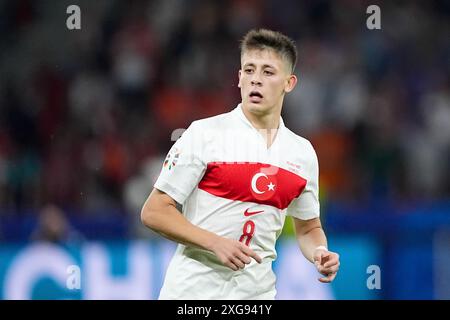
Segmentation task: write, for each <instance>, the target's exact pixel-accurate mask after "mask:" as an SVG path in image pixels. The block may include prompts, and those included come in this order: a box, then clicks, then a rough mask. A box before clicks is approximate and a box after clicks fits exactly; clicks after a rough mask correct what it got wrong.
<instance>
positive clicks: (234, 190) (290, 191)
mask: <svg viewBox="0 0 450 320" xmlns="http://www.w3.org/2000/svg"><path fill="white" fill-rule="evenodd" d="M268 167H274V166H272V165H269V164H264V163H249V162H246V163H235V162H231V163H223V162H210V163H208V165H207V168H206V172H205V174H204V176H203V178H202V180H201V181H200V183H199V184H198V187H199V189H201V190H204V191H206V192H208V193H210V194H212V195H215V196H218V197H222V198H226V199H230V200H239V201H243V202H255V203H259V204H267V205H271V206H274V207H276V208H279V209H285V208H287V206H288V205H289V204H290V203H291V201H292V200H293V199H294V198H297V197H298V196H299V195H300V194H301V193H302V191H303V189H304V188H305V186H306V180H305V179H303V178H302V177H300V176H299V175H297V174H295V173H292V172H290V171H288V170H285V169H283V168H278V167H275V168H276V169H277V170H274V171H273V172H274V174H267V173H264V172H265V171H264V169H267V168H268ZM266 172H267V171H266Z"/></svg>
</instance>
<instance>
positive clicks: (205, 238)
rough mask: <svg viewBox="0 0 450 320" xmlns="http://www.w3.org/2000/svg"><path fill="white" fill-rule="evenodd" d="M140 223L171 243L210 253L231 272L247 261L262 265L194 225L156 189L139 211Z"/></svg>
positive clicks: (239, 248)
mask: <svg viewBox="0 0 450 320" xmlns="http://www.w3.org/2000/svg"><path fill="white" fill-rule="evenodd" d="M141 221H142V223H143V224H144V225H145V226H147V227H148V228H150V229H152V230H154V231H156V232H158V233H159V234H161V235H162V236H164V237H166V238H168V239H170V240H173V241H176V242H178V243H182V244H184V245H188V246H195V247H199V248H202V249H205V250H208V251H211V252H213V253H214V254H215V255H216V256H217V257H218V258H219V260H220V261H221V262H222V263H223V264H224V265H226V266H228V267H230V268H231V269H233V270H238V269H242V268H244V267H245V264H249V263H250V258H254V259H255V260H256V261H257V262H259V263H260V262H261V258H260V257H259V256H258V255H257V254H256V253H255V252H254V251H253V250H251V249H250V248H249V247H247V246H246V245H244V244H243V243H241V242H239V241H237V240H232V239H227V238H223V237H220V236H218V235H217V234H215V233H213V232H209V231H207V230H204V229H202V228H200V227H197V226H195V225H193V224H192V223H191V222H189V221H188V220H187V219H186V218H185V217H184V216H183V215H182V214H181V212H180V211H178V209H177V207H176V202H175V200H174V199H172V198H171V197H170V196H169V195H167V194H166V193H164V192H162V191H160V190H158V189H156V188H154V189H153V191H152V192H151V193H150V195H149V197H148V199H147V201H146V202H145V204H144V206H143V207H142V211H141Z"/></svg>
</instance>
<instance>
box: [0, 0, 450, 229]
mask: <svg viewBox="0 0 450 320" xmlns="http://www.w3.org/2000/svg"><path fill="white" fill-rule="evenodd" d="M71 4H78V5H79V6H80V9H81V30H68V29H67V27H66V19H67V17H68V16H69V15H68V14H67V13H66V8H67V6H69V5H71ZM370 4H371V3H368V2H365V1H351V0H342V1H323V0H319V1H296V0H288V1H278V0H277V1H276V0H265V1H263V0H251V1H247V0H246V1H244V0H229V1H196V0H194V1H188V0H158V1H112V0H97V1H88V0H86V1H32V0H18V1H0V74H1V77H0V212H2V213H3V214H19V215H20V214H21V212H24V211H26V210H33V208H39V207H41V206H43V205H44V204H46V203H54V204H56V205H59V206H62V207H70V208H74V209H76V210H77V211H78V212H80V214H82V213H83V212H107V211H108V209H110V208H122V209H123V210H124V211H125V212H129V213H131V214H132V215H137V214H138V213H139V211H140V208H141V206H142V204H143V201H144V200H145V199H146V197H147V196H148V194H149V192H150V191H151V188H152V184H153V182H154V180H155V178H156V177H157V175H158V173H159V171H160V169H161V165H162V159H163V158H164V157H165V154H166V152H167V151H168V150H169V148H170V146H171V145H172V143H173V141H171V133H172V131H173V130H174V129H177V128H187V126H189V124H190V123H191V122H192V121H193V120H196V119H200V118H204V117H208V116H212V115H215V114H218V113H222V112H227V111H230V110H231V109H233V108H234V107H235V106H236V104H237V103H239V101H240V93H239V89H238V88H237V71H238V69H239V65H240V60H239V47H238V46H239V40H240V39H241V38H242V36H243V35H244V34H245V33H246V32H247V31H248V30H249V29H251V28H253V27H266V28H271V29H275V30H279V31H282V32H284V33H286V34H287V35H289V36H291V37H292V38H293V39H295V41H296V44H297V47H298V50H299V60H298V65H297V70H296V74H297V76H298V77H299V85H298V87H297V88H296V90H294V92H293V93H291V94H289V95H288V96H287V97H286V100H285V105H284V110H283V118H284V120H285V122H286V125H287V126H288V127H289V128H291V129H292V130H293V131H294V132H296V133H298V134H300V135H302V136H305V137H307V138H308V139H310V140H311V142H312V143H313V145H314V146H315V148H316V151H317V153H318V157H319V164H320V170H321V176H320V184H321V193H322V197H323V199H326V200H327V201H358V202H365V201H369V202H370V201H383V200H388V201H392V200H395V201H397V200H398V201H411V200H414V201H416V200H434V199H442V198H448V197H449V196H450V42H449V30H450V28H449V26H450V19H449V18H450V5H449V3H448V2H446V1H408V2H406V1H403V2H399V3H397V4H395V3H392V2H387V1H385V2H380V3H379V6H380V8H381V30H368V29H367V27H366V19H367V17H368V16H369V15H368V14H367V13H366V8H367V6H368V5H370ZM136 221H137V220H136Z"/></svg>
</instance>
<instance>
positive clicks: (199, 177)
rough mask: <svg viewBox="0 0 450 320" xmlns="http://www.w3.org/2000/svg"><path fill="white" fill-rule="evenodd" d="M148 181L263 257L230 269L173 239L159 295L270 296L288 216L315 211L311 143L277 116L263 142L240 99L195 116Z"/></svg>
mask: <svg viewBox="0 0 450 320" xmlns="http://www.w3.org/2000/svg"><path fill="white" fill-rule="evenodd" d="M154 187H155V188H157V189H158V190H160V191H163V192H165V193H166V194H168V195H169V196H170V197H172V198H173V199H174V200H175V201H177V202H178V203H180V204H182V205H183V210H182V212H183V214H184V216H185V217H186V219H188V220H189V221H190V222H191V223H193V224H195V225H197V226H198V227H200V228H203V229H205V230H208V231H211V232H214V233H216V234H218V235H220V236H222V237H226V238H231V239H236V240H239V241H241V242H243V243H245V244H246V245H248V246H249V247H250V248H251V249H252V250H254V251H255V252H256V253H257V254H258V255H259V256H260V257H261V258H262V259H263V262H262V263H261V264H258V263H257V262H256V261H254V260H253V259H252V262H251V263H250V264H248V265H246V266H245V268H244V269H242V270H238V271H233V270H231V269H229V268H228V267H226V266H224V265H223V264H221V263H220V261H219V260H218V259H217V257H216V256H215V255H214V254H213V253H212V252H209V251H206V250H202V249H199V248H194V247H189V246H185V245H181V244H179V245H178V247H177V250H176V252H175V255H174V256H173V258H172V260H171V262H170V264H169V267H168V269H167V272H166V277H165V281H164V285H163V287H162V289H161V292H160V296H159V298H160V299H274V298H275V294H276V289H275V275H274V273H273V271H272V262H273V260H274V259H275V258H276V256H277V254H276V251H275V242H276V239H277V238H278V236H279V235H280V233H281V230H282V228H283V224H284V220H285V217H286V215H290V216H293V217H296V218H299V219H303V220H309V219H312V218H316V217H318V216H319V201H318V161H317V156H316V153H315V151H314V149H313V147H312V145H311V143H310V142H309V141H308V140H306V139H304V138H302V137H300V136H298V135H296V134H294V133H293V132H292V131H290V130H289V129H287V128H286V127H285V126H284V123H283V120H282V119H280V126H279V130H278V132H277V135H276V137H275V140H274V142H273V143H272V145H271V146H270V148H267V145H266V141H265V139H264V137H263V136H262V135H261V133H260V132H259V131H258V130H257V129H255V128H254V127H253V126H252V124H251V123H250V121H249V120H248V119H247V118H246V117H245V115H244V113H243V111H242V107H241V105H240V104H239V105H238V106H237V107H236V108H235V109H234V110H232V111H231V112H228V113H224V114H220V115H217V116H214V117H211V118H206V119H202V120H197V121H194V122H193V123H192V124H191V125H190V126H189V128H188V129H187V130H186V131H185V132H184V133H183V135H182V136H181V138H180V139H178V140H177V141H176V143H175V144H174V145H173V147H172V148H171V150H170V151H169V153H168V155H167V158H166V160H165V161H164V164H163V168H162V171H161V174H160V176H159V177H158V179H157V181H156V183H155V185H154Z"/></svg>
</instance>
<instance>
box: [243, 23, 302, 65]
mask: <svg viewBox="0 0 450 320" xmlns="http://www.w3.org/2000/svg"><path fill="white" fill-rule="evenodd" d="M240 49H241V56H242V54H243V53H244V52H245V51H247V50H255V49H256V50H264V49H272V50H274V51H275V52H276V53H278V54H279V55H280V56H281V57H283V58H285V59H287V61H288V62H289V63H290V64H291V67H292V72H293V71H294V69H295V64H296V63H297V48H296V47H295V43H294V41H293V40H292V39H291V38H289V37H287V36H285V35H284V34H282V33H281V32H277V31H272V30H268V29H252V30H250V31H249V32H248V33H247V34H246V35H245V36H244V38H243V39H242V40H241V45H240Z"/></svg>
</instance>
